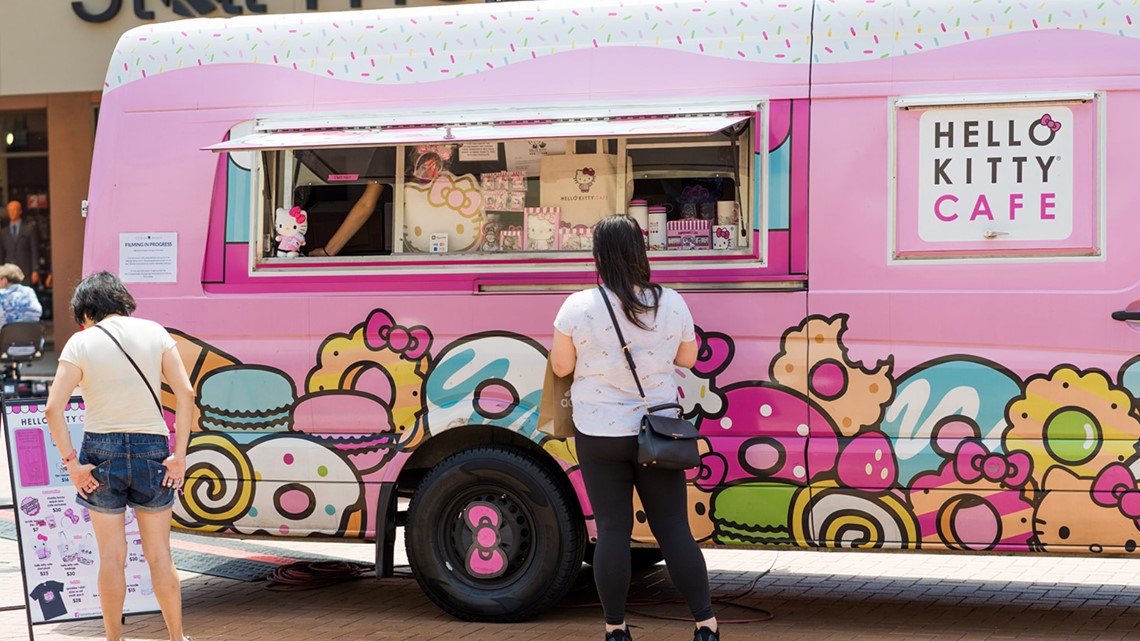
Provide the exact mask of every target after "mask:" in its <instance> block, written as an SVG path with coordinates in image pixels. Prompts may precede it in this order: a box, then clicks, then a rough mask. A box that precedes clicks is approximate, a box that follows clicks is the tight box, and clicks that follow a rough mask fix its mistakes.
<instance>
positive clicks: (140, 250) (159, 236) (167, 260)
mask: <svg viewBox="0 0 1140 641" xmlns="http://www.w3.org/2000/svg"><path fill="white" fill-rule="evenodd" d="M119 279H120V280H122V281H123V282H124V283H174V282H177V281H178V233H177V232H153V233H149V234H119Z"/></svg>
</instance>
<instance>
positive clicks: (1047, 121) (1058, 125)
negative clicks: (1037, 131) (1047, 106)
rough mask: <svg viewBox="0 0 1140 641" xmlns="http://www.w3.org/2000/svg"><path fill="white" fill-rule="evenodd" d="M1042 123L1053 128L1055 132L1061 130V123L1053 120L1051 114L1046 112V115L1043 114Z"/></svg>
mask: <svg viewBox="0 0 1140 641" xmlns="http://www.w3.org/2000/svg"><path fill="white" fill-rule="evenodd" d="M1041 124H1043V125H1045V126H1046V127H1048V128H1050V129H1052V130H1053V132H1054V133H1055V132H1058V131H1061V123H1059V122H1057V121H1056V120H1053V118H1051V117H1050V116H1049V114H1045V115H1044V116H1041Z"/></svg>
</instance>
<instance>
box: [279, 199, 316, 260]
mask: <svg viewBox="0 0 1140 641" xmlns="http://www.w3.org/2000/svg"><path fill="white" fill-rule="evenodd" d="M274 219H275V224H274V228H275V229H276V230H277V238H276V240H277V255H278V256H283V257H288V258H296V257H297V256H299V255H300V253H301V246H302V245H304V244H305V232H307V231H309V222H308V220H309V216H308V214H306V213H305V210H304V209H301V208H300V207H293V208H292V209H285V208H284V207H278V208H277V214H276V215H275V217H274Z"/></svg>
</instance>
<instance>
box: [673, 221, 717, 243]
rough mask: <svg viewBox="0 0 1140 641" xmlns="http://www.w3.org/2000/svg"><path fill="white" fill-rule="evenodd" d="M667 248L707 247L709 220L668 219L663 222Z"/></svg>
mask: <svg viewBox="0 0 1140 641" xmlns="http://www.w3.org/2000/svg"><path fill="white" fill-rule="evenodd" d="M665 237H666V243H667V247H668V249H671V250H673V249H678V250H680V249H708V248H709V221H707V220H701V219H685V220H670V221H669V222H667V223H665Z"/></svg>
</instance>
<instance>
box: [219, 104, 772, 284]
mask: <svg viewBox="0 0 1140 641" xmlns="http://www.w3.org/2000/svg"><path fill="white" fill-rule="evenodd" d="M756 109H757V105H756V103H752V109H751V110H750V111H736V112H732V113H723V112H721V113H702V114H698V115H696V116H692V115H680V116H678V115H666V116H659V117H646V118H621V119H597V120H594V121H588V122H582V121H569V120H567V121H557V122H543V123H537V124H536V123H533V122H529V123H511V122H496V123H492V124H491V125H463V124H456V125H436V126H432V127H412V128H407V129H401V128H398V127H395V128H368V127H361V128H355V129H353V128H348V127H346V128H344V129H340V130H335V131H333V130H323V131H316V132H296V131H282V132H279V133H274V132H269V133H262V134H259V135H258V136H256V137H252V138H256V140H251V141H244V142H243V141H238V142H236V143H227V146H228V148H229V149H236V148H240V147H241V145H243V144H247V145H255V144H256V145H259V154H260V160H259V166H260V171H259V172H255V173H256V177H255V180H256V181H258V182H257V189H258V193H259V194H261V196H260V198H259V199H258V201H259V202H258V204H257V205H256V208H255V211H256V214H255V221H254V225H255V229H254V230H253V232H254V233H252V234H251V238H253V239H256V240H253V241H251V242H253V243H255V246H256V260H255V262H254V265H253V268H254V269H255V270H256V269H274V268H285V267H288V268H296V267H300V266H303V265H307V266H312V267H313V268H314V269H320V268H322V267H321V266H323V265H336V266H344V265H346V264H349V265H352V264H360V265H368V264H385V263H398V264H423V263H424V261H443V262H449V263H455V264H470V263H481V264H482V265H485V266H496V268H499V267H500V266H502V265H504V264H509V263H510V262H513V261H516V260H519V261H529V262H538V263H542V262H549V264H550V265H557V264H566V261H567V260H568V259H569V260H574V259H577V260H589V257H590V250H591V248H592V242H593V240H592V227H593V225H594V224H595V223H596V222H598V221H599V220H601V219H602V218H604V217H606V216H609V215H612V214H614V213H628V214H629V215H631V216H633V217H634V218H635V219H637V220H638V222H639V223H640V224H641V225H642V228H643V232H644V233H645V234H646V243H647V246H648V247H649V249H650V252H651V256H655V257H658V258H670V257H676V258H687V259H693V260H705V259H716V258H718V257H719V258H722V259H725V260H736V261H739V260H741V259H743V260H749V259H751V260H752V261H753V262H755V261H757V259H759V258H761V257H760V256H759V250H758V248H756V247H754V246H753V242H754V240H753V234H752V233H747V234H745V233H742V230H748V231H749V232H751V230H752V229H754V228H759V227H760V225H758V221H759V217H760V212H757V211H753V209H754V204H753V203H755V202H759V199H758V198H755V197H754V196H755V194H754V193H753V191H754V190H755V189H757V188H758V185H759V181H757V180H756V177H757V172H758V171H760V170H761V168H760V167H756V166H754V165H755V164H756V160H755V156H754V150H753V148H752V146H753V141H754V140H755V138H756V135H755V132H754V127H755V126H756V122H757V121H758V120H759V119H758V118H757V117H756ZM569 132H574V133H576V134H578V135H574V136H570V135H566V134H567V133H569ZM495 134H500V135H497V136H496V135H495Z"/></svg>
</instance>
